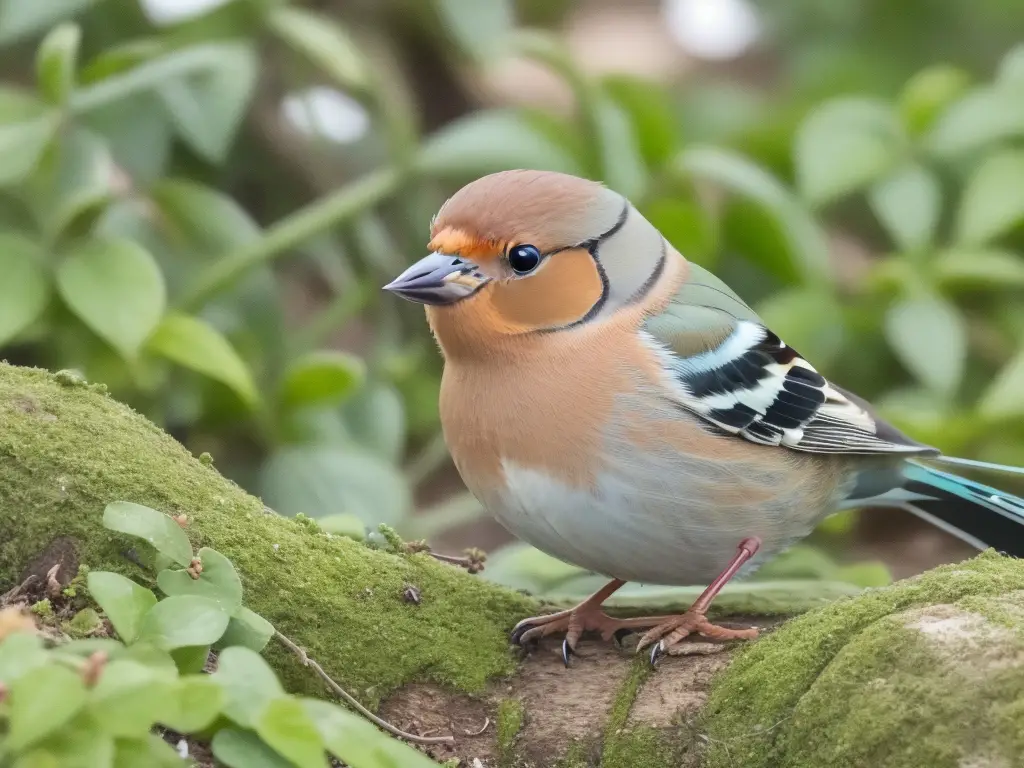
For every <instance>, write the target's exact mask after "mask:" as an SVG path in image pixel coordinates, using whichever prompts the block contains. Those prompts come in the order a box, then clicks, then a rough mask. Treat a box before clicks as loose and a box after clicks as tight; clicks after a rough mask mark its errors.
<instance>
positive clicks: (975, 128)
mask: <svg viewBox="0 0 1024 768" xmlns="http://www.w3.org/2000/svg"><path fill="white" fill-rule="evenodd" d="M1013 136H1024V99H1022V98H1020V94H1018V93H1015V92H1014V90H1013V89H1011V88H997V87H984V88H977V89H975V90H973V91H971V92H970V93H968V94H967V95H965V96H964V97H963V98H962V99H960V100H958V101H957V102H955V103H954V104H953V105H951V106H950V107H949V109H947V110H946V111H945V112H944V113H943V114H942V116H941V117H940V118H939V119H938V120H937V121H936V123H935V127H934V128H933V129H932V130H931V131H930V132H929V133H928V135H927V137H926V140H925V144H926V147H927V148H928V149H929V150H930V151H932V152H934V153H935V154H937V155H940V156H942V157H948V158H951V157H957V156H960V155H965V154H967V153H969V152H973V151H975V150H978V149H980V148H982V147H984V146H986V145H989V144H994V143H995V142H998V141H1001V140H1003V139H1008V138H1011V137H1013Z"/></svg>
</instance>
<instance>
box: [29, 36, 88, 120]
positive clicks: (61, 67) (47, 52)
mask: <svg viewBox="0 0 1024 768" xmlns="http://www.w3.org/2000/svg"><path fill="white" fill-rule="evenodd" d="M81 42H82V30H81V29H80V28H79V27H78V25H77V24H70V23H68V24H61V25H59V26H57V27H54V28H53V29H52V30H50V33H49V34H48V35H47V36H46V37H44V38H43V42H42V43H40V44H39V50H38V52H37V53H36V83H37V85H38V87H39V90H40V91H41V92H42V93H43V95H44V96H46V98H47V99H48V100H49V101H50V102H51V103H53V104H57V105H61V104H64V103H65V102H66V101H67V99H68V97H69V96H70V95H71V91H72V90H74V87H75V66H76V64H77V62H78V48H79V46H80V45H81Z"/></svg>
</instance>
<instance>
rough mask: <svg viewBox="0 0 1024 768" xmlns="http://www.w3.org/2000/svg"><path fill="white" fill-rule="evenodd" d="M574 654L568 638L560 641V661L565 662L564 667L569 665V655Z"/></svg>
mask: <svg viewBox="0 0 1024 768" xmlns="http://www.w3.org/2000/svg"><path fill="white" fill-rule="evenodd" d="M575 655H576V651H574V650H573V649H572V646H571V645H569V638H565V640H563V641H562V661H563V662H564V663H565V666H566V667H568V666H569V657H570V656H575Z"/></svg>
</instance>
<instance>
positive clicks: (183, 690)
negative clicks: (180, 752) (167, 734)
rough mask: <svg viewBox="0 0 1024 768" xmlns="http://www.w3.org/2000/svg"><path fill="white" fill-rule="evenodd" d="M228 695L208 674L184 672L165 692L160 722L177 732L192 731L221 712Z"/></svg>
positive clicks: (206, 723) (202, 726) (200, 727)
mask: <svg viewBox="0 0 1024 768" xmlns="http://www.w3.org/2000/svg"><path fill="white" fill-rule="evenodd" d="M226 701H227V697H226V696H225V694H224V691H223V690H221V687H220V685H218V684H217V682H216V681H215V680H213V679H211V678H210V676H209V675H186V676H185V677H182V678H181V679H180V680H178V681H177V682H176V683H175V685H174V686H173V687H172V688H171V690H170V691H168V695H167V699H166V701H165V702H164V705H163V708H162V709H161V711H160V715H159V718H158V719H159V722H160V724H161V725H164V726H166V727H168V728H170V729H172V730H174V731H177V732H178V733H195V732H196V731H201V730H203V729H204V728H206V727H207V726H209V725H210V724H211V723H212V722H213V721H214V720H215V719H216V717H217V715H219V714H220V712H221V709H222V708H223V707H224V703H225V702H226Z"/></svg>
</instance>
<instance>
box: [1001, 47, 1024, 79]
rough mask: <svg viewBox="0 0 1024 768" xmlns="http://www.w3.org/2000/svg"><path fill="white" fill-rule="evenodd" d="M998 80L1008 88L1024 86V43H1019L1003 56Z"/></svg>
mask: <svg viewBox="0 0 1024 768" xmlns="http://www.w3.org/2000/svg"><path fill="white" fill-rule="evenodd" d="M996 80H997V81H998V82H999V84H1000V85H1001V86H1006V87H1008V88H1018V89H1019V88H1021V87H1024V45H1017V46H1015V47H1013V48H1011V49H1010V51H1009V52H1008V53H1007V54H1006V55H1005V56H1003V60H1002V61H1001V62H1000V63H999V72H998V74H997V75H996Z"/></svg>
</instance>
